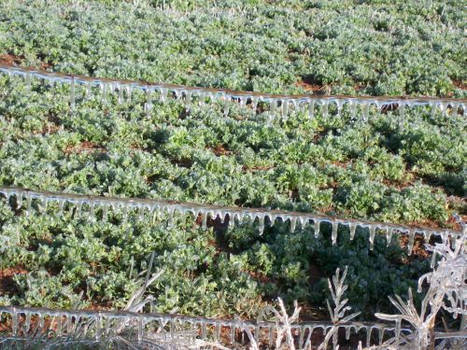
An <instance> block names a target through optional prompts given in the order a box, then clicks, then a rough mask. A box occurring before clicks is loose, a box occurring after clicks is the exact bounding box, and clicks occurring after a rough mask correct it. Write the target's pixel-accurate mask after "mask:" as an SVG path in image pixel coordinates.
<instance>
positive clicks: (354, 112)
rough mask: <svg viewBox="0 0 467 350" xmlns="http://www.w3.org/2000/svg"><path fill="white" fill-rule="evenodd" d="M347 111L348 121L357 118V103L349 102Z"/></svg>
mask: <svg viewBox="0 0 467 350" xmlns="http://www.w3.org/2000/svg"><path fill="white" fill-rule="evenodd" d="M348 104H349V109H350V119H351V120H355V118H356V116H357V103H356V101H353V100H349V102H348Z"/></svg>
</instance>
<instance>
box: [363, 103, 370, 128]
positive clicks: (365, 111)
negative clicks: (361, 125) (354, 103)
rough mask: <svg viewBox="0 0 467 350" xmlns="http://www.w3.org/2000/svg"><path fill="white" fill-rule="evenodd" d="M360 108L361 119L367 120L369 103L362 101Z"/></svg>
mask: <svg viewBox="0 0 467 350" xmlns="http://www.w3.org/2000/svg"><path fill="white" fill-rule="evenodd" d="M362 109H363V111H362V112H363V116H362V121H363V122H365V123H366V122H367V121H368V116H369V114H370V105H369V104H368V103H367V102H364V103H363V106H362Z"/></svg>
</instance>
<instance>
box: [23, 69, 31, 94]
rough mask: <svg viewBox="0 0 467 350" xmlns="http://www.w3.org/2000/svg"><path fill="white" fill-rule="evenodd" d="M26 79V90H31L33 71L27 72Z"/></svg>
mask: <svg viewBox="0 0 467 350" xmlns="http://www.w3.org/2000/svg"><path fill="white" fill-rule="evenodd" d="M24 79H25V81H26V90H27V91H28V92H29V91H31V73H30V72H27V73H26V75H25V78H24Z"/></svg>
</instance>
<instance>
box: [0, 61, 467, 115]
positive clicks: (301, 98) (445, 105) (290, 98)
mask: <svg viewBox="0 0 467 350" xmlns="http://www.w3.org/2000/svg"><path fill="white" fill-rule="evenodd" d="M0 72H2V73H5V74H7V75H8V76H10V77H19V78H23V79H24V81H25V82H26V83H27V84H31V80H32V79H39V80H41V81H46V82H48V83H50V84H52V85H55V84H64V85H69V86H70V89H69V90H70V106H71V108H74V106H75V103H76V100H77V96H78V95H79V94H78V91H77V90H78V87H83V88H84V89H85V92H84V95H85V96H89V95H90V94H92V93H93V90H92V89H93V88H97V89H98V91H99V92H100V93H101V95H102V96H103V99H105V97H106V96H107V95H114V96H116V98H117V101H118V103H124V102H129V101H130V102H131V99H132V95H133V94H134V93H135V92H136V91H138V92H143V93H144V94H145V95H146V102H145V104H144V109H145V110H146V112H149V111H150V110H151V109H152V108H153V102H154V101H155V100H159V101H161V102H165V101H167V100H168V99H169V98H173V99H176V100H180V101H183V102H184V103H186V104H187V105H189V104H192V103H194V102H198V103H199V104H202V103H209V102H214V101H233V102H238V103H239V104H240V105H242V106H246V105H248V106H249V107H250V108H251V109H253V110H254V111H256V112H258V111H264V110H269V111H271V112H279V114H280V115H282V116H286V115H288V114H289V112H290V111H301V112H306V113H307V114H308V115H309V116H310V117H313V116H314V115H315V113H317V110H318V109H319V113H320V114H321V115H322V116H323V117H326V116H327V115H328V114H329V113H330V111H331V110H334V111H335V113H336V114H337V115H339V114H340V112H341V111H342V110H343V109H344V108H347V109H348V110H349V113H350V115H351V117H352V119H355V116H356V115H357V112H358V111H357V108H360V111H361V112H360V113H361V116H362V120H363V121H365V120H367V118H368V116H369V111H370V108H376V110H378V111H383V110H395V109H397V110H398V111H399V114H400V115H401V116H403V115H404V111H405V110H406V109H407V108H413V107H420V106H422V107H423V106H428V107H430V108H431V109H432V112H433V113H436V112H438V111H439V112H441V113H458V114H461V115H463V116H465V114H466V106H467V101H466V100H463V99H458V100H456V99H443V98H434V97H433V98H428V97H427V98H425V97H424V98H402V97H399V98H398V97H357V96H312V95H272V94H263V93H256V92H255V93H253V92H243V91H230V90H225V89H209V88H197V87H188V86H181V85H172V84H164V83H160V84H144V83H140V82H136V81H120V80H111V79H97V78H91V77H83V76H69V75H64V74H60V73H51V72H46V71H34V70H28V69H21V68H17V67H10V66H1V65H0Z"/></svg>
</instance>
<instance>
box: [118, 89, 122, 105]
mask: <svg viewBox="0 0 467 350" xmlns="http://www.w3.org/2000/svg"><path fill="white" fill-rule="evenodd" d="M117 103H118V104H119V105H121V104H122V103H123V86H122V85H121V84H118V97H117Z"/></svg>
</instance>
